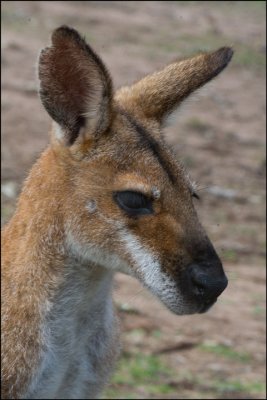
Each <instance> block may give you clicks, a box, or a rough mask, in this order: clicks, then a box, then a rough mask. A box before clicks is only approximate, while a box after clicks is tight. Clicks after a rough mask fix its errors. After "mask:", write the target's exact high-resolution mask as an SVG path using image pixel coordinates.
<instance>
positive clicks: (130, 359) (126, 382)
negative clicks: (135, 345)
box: [103, 353, 175, 398]
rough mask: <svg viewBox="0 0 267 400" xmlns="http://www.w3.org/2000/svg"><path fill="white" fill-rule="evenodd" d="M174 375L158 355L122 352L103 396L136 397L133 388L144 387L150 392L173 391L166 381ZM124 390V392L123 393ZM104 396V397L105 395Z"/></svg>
mask: <svg viewBox="0 0 267 400" xmlns="http://www.w3.org/2000/svg"><path fill="white" fill-rule="evenodd" d="M172 376H174V371H173V370H172V369H170V368H169V367H168V366H167V365H166V364H164V363H163V362H162V360H161V358H160V357H159V356H154V355H145V354H140V353H139V354H136V355H133V354H129V353H124V355H123V357H122V359H121V360H120V362H119V365H118V367H117V372H116V373H115V375H114V376H113V379H112V382H111V386H110V387H108V388H107V390H106V392H105V393H104V397H103V398H107V397H108V396H109V397H108V398H112V397H113V398H118V397H114V396H118V393H119V395H120V396H123V397H121V398H137V397H135V396H137V394H136V393H135V394H134V395H133V396H131V395H130V393H131V392H134V390H135V388H137V387H139V386H142V387H145V390H146V392H147V393H150V394H170V393H174V390H175V389H174V388H173V387H171V386H170V385H168V384H167V382H166V381H168V379H170V378H171V377H172ZM121 389H122V390H123V392H122V391H121ZM124 390H125V393H124ZM105 396H106V397H105Z"/></svg>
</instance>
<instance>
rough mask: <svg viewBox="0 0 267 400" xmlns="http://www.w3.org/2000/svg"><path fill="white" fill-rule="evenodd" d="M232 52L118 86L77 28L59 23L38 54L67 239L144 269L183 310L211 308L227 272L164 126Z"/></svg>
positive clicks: (128, 268) (145, 277)
mask: <svg viewBox="0 0 267 400" xmlns="http://www.w3.org/2000/svg"><path fill="white" fill-rule="evenodd" d="M231 57H232V50H231V49H230V48H226V47H224V48H220V49H219V50H217V51H215V52H212V53H203V54H200V55H197V56H195V57H193V58H190V59H186V60H182V61H177V62H173V63H172V64H170V65H169V66H167V67H166V68H165V69H163V70H161V71H160V72H156V73H154V74H152V75H150V76H147V77H145V78H144V79H142V80H141V81H139V82H137V83H135V84H133V85H132V86H129V87H124V88H122V89H120V90H118V91H117V92H116V93H114V92H113V87H112V80H111V78H110V76H109V73H108V71H107V69H106V67H105V65H104V64H103V62H102V61H101V59H100V58H99V57H98V55H96V53H95V52H94V51H93V50H92V49H91V47H89V45H88V44H87V43H86V42H85V40H84V39H83V38H81V36H80V35H79V34H78V33H77V31H75V30H74V29H71V28H69V27H66V26H62V27H60V28H58V29H56V30H55V31H54V33H53V35H52V45H51V46H50V47H47V48H45V49H44V50H42V52H41V55H40V60H39V79H40V96H41V100H42V103H43V105H44V107H45V108H46V110H47V112H48V113H49V114H50V116H51V117H52V119H53V120H54V125H53V129H52V144H51V146H52V152H53V160H54V163H56V164H57V169H60V171H61V173H60V174H56V173H55V175H54V178H53V179H54V180H55V182H56V181H57V180H58V179H60V182H57V183H56V184H58V185H61V187H62V191H63V194H62V200H61V201H62V204H61V209H62V211H61V212H62V215H63V218H64V227H65V232H64V235H65V236H66V241H67V243H68V246H69V249H71V251H73V252H74V253H75V254H76V255H77V256H78V257H80V258H81V259H82V260H84V261H85V262H86V261H88V262H90V261H93V262H96V263H98V264H99V265H102V266H103V267H105V268H109V269H113V270H115V271H116V270H117V271H122V272H126V273H128V274H130V275H133V276H135V277H137V278H138V279H139V280H140V281H141V282H142V283H143V284H144V285H145V286H146V287H148V288H149V289H150V290H151V291H152V292H153V293H155V294H156V295H157V296H158V297H159V298H160V299H161V300H162V301H163V302H164V303H165V304H166V306H167V307H169V308H170V309H171V310H172V311H174V312H175V313H177V314H189V313H195V312H204V311H206V310H207V309H208V308H209V307H210V306H211V305H212V304H213V303H214V302H215V301H216V299H217V297H218V296H219V295H220V294H221V292H222V291H223V290H224V289H225V287H226V285H227V279H226V276H225V274H224V272H223V268H222V265H221V262H220V260H219V258H218V256H217V254H216V252H215V250H214V248H213V246H212V244H211V242H210V241H209V239H208V237H207V235H206V233H205V231H204V229H203V228H202V226H201V224H200V222H199V220H198V217H197V214H196V211H195V208H194V204H193V197H197V193H196V191H195V188H194V185H193V184H192V183H191V181H190V179H189V177H188V175H187V173H186V172H185V170H184V168H183V166H182V165H181V164H180V163H179V162H177V160H176V157H175V156H174V155H173V154H172V151H171V150H170V149H169V148H168V146H167V145H166V144H165V141H164V138H163V136H162V132H161V130H162V126H163V124H164V121H165V119H166V118H167V117H168V116H169V114H170V113H171V112H173V111H174V110H175V108H176V107H177V106H178V105H179V103H180V102H181V101H182V100H183V99H184V98H186V97H187V96H188V95H189V94H190V93H191V92H193V91H194V90H196V89H197V88H199V87H200V86H202V85H203V84H205V83H206V82H208V81H209V80H211V79H212V78H213V77H215V76H216V75H217V74H218V73H219V72H221V71H222V70H223V68H224V67H225V66H226V65H227V64H228V62H229V61H230V59H231ZM50 162H51V160H50ZM51 168H52V166H51Z"/></svg>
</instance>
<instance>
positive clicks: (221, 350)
mask: <svg viewBox="0 0 267 400" xmlns="http://www.w3.org/2000/svg"><path fill="white" fill-rule="evenodd" d="M199 348H200V349H201V350H203V351H208V352H211V353H215V354H218V355H219V356H223V357H226V358H228V359H229V358H230V359H232V360H235V361H239V362H247V361H250V359H251V357H250V355H249V354H248V353H245V352H240V351H236V350H234V349H233V348H231V347H230V346H226V345H224V344H205V343H204V344H202V345H200V346H199Z"/></svg>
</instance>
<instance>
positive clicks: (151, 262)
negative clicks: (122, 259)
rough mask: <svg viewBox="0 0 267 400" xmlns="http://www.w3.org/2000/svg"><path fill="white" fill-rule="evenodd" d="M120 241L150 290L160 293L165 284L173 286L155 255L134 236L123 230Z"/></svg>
mask: <svg viewBox="0 0 267 400" xmlns="http://www.w3.org/2000/svg"><path fill="white" fill-rule="evenodd" d="M121 241H122V242H123V243H124V245H125V249H126V251H127V253H128V254H129V255H130V257H131V259H132V260H133V262H134V263H135V265H136V267H137V272H138V275H139V277H140V278H141V280H142V281H143V282H144V284H145V285H146V286H148V287H149V288H150V289H151V290H152V292H154V293H155V294H158V295H160V294H162V292H163V291H164V289H165V288H166V284H168V286H169V287H171V286H173V287H174V283H173V282H172V281H171V280H170V278H169V277H168V276H167V275H166V274H164V273H163V272H162V270H161V265H160V262H159V261H158V258H157V256H156V255H155V254H153V253H152V252H151V251H150V250H148V249H146V248H145V247H144V246H143V245H142V243H141V242H140V241H139V239H138V238H137V237H136V236H134V235H133V234H132V233H130V232H129V231H126V230H124V231H123V232H122V233H121ZM140 275H141V276H140Z"/></svg>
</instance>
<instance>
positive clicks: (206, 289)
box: [186, 264, 228, 301]
mask: <svg viewBox="0 0 267 400" xmlns="http://www.w3.org/2000/svg"><path fill="white" fill-rule="evenodd" d="M186 273H187V278H188V280H189V283H190V288H191V292H192V294H193V295H196V296H197V297H199V298H201V299H203V300H205V301H207V300H215V299H216V298H217V297H218V296H219V295H220V294H221V293H222V292H223V291H224V289H225V288H226V286H227V284H228V280H227V278H226V276H225V274H224V272H223V269H222V266H221V265H219V266H218V265H215V266H214V267H212V265H210V264H209V266H208V267H207V266H205V265H201V264H191V265H189V266H188V267H187V269H186Z"/></svg>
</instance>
